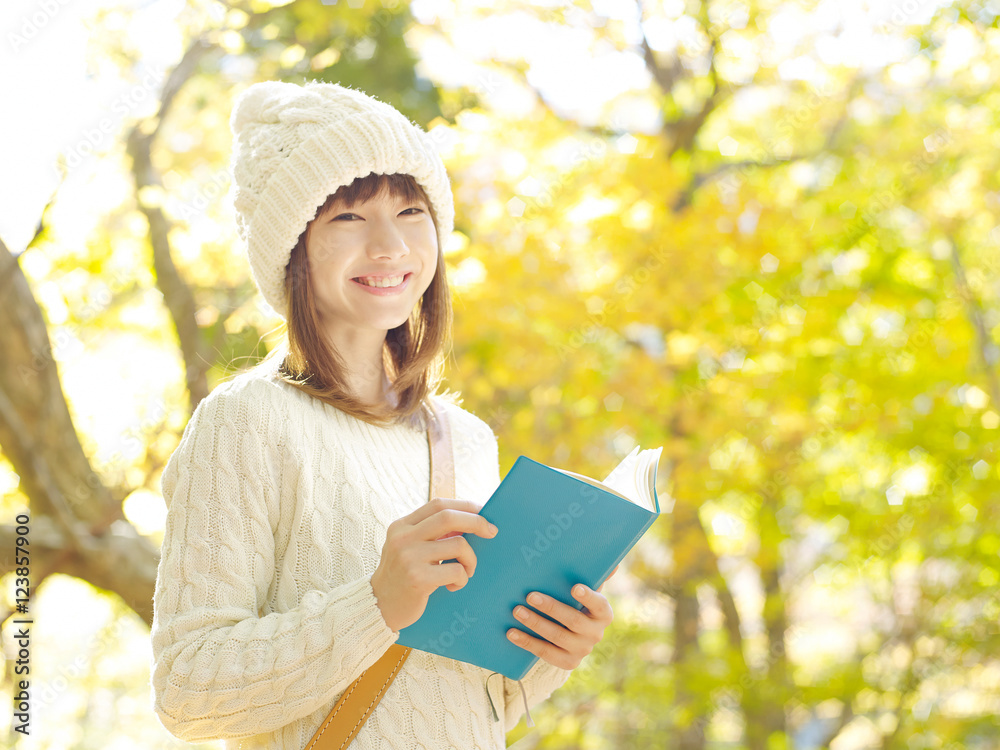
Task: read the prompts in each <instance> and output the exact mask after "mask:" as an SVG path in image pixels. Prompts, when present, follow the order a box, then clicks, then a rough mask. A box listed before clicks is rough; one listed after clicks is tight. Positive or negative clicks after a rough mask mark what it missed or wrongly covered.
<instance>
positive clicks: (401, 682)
mask: <svg viewBox="0 0 1000 750" xmlns="http://www.w3.org/2000/svg"><path fill="white" fill-rule="evenodd" d="M230 125H231V127H232V130H233V134H234V137H235V147H234V153H233V162H232V172H233V185H234V187H233V191H232V194H233V199H234V204H235V209H236V217H237V225H238V228H239V231H240V234H241V237H242V238H243V239H244V240H245V241H246V243H247V248H248V254H249V259H250V264H251V268H252V271H253V274H254V278H255V281H256V282H257V285H258V287H259V289H260V291H261V293H262V294H263V296H264V298H265V300H266V301H267V302H268V304H269V305H270V306H271V307H272V308H273V309H274V310H275V311H276V312H277V313H278V314H279V315H280V316H282V318H284V319H285V320H286V321H287V323H288V329H287V340H284V341H283V342H282V345H281V346H280V347H278V348H276V349H275V351H274V353H273V354H274V356H269V357H268V358H266V359H265V360H264V362H263V363H261V365H259V366H258V367H255V368H254V369H252V370H250V371H247V372H244V373H242V374H240V375H238V376H236V377H235V378H233V379H231V380H229V381H228V382H225V383H223V384H221V385H219V386H218V387H217V388H216V389H215V390H213V391H212V393H211V394H210V395H209V396H208V397H207V398H205V399H204V400H203V401H202V402H201V403H200V404H199V405H198V407H197V408H196V409H195V412H194V414H193V415H192V417H191V420H190V422H189V424H188V425H187V427H186V428H185V430H184V434H183V436H182V438H181V441H180V444H179V445H178V447H177V449H176V450H175V451H174V453H173V454H172V455H171V457H170V460H169V461H168V463H167V466H166V467H165V469H164V472H163V478H162V489H163V497H164V500H165V501H166V503H167V506H168V515H167V522H166V529H165V533H164V539H163V547H162V552H161V558H160V563H159V568H158V571H157V581H156V592H155V596H154V621H153V628H152V653H153V664H152V686H153V698H154V707H155V710H156V713H157V715H158V716H159V717H160V719H161V721H162V722H163V724H164V726H165V727H166V728H167V729H168V730H169V731H170V732H171V733H173V734H174V735H176V736H177V737H179V738H181V739H184V740H187V741H191V742H198V741H205V740H212V739H229V740H233V741H232V742H231V743H228V744H227V746H229V747H239V748H260V749H261V750H263V748H268V749H269V750H278V749H286V750H293V749H294V750H300V748H303V747H305V745H306V744H307V742H308V741H309V739H310V738H311V737H312V735H313V733H314V732H315V731H316V729H317V727H318V726H319V725H320V723H321V722H322V721H323V720H324V718H325V717H326V715H327V713H328V712H329V711H330V708H331V706H333V704H334V703H335V702H336V701H337V699H338V698H339V697H340V696H341V694H342V693H343V692H344V691H345V689H346V688H347V687H348V686H349V685H350V684H351V683H352V682H353V681H354V680H355V678H357V677H358V675H360V674H361V673H362V672H363V671H364V670H366V669H368V668H369V667H370V666H372V664H374V663H375V662H376V661H377V660H378V659H379V657H381V656H382V654H383V653H384V652H385V651H386V650H387V649H388V648H389V647H390V646H391V645H392V644H393V643H394V642H395V640H396V639H397V638H398V636H399V630H400V629H401V628H403V627H406V626H407V625H410V624H411V623H413V622H415V621H416V620H417V619H418V618H419V617H420V615H421V614H422V613H423V611H424V608H425V606H426V604H427V599H428V597H429V596H430V594H431V593H432V592H433V591H434V590H435V589H437V588H438V587H440V586H445V587H447V589H448V590H451V591H454V590H457V589H458V588H461V587H462V586H463V585H465V583H466V582H467V581H468V579H469V576H472V575H474V573H475V567H476V560H475V555H474V553H473V552H472V549H471V547H470V546H469V544H468V542H467V541H466V540H465V539H464V538H463V536H462V535H463V534H476V535H479V536H484V537H491V536H492V535H493V534H494V533H495V532H494V530H493V529H492V528H491V527H490V524H489V523H488V522H487V521H486V520H485V519H484V518H482V517H481V516H479V515H478V514H477V511H478V510H479V509H480V508H481V507H482V505H483V503H485V501H486V500H487V499H488V498H489V496H490V495H491V494H492V491H493V490H494V489H495V488H496V486H497V485H498V484H499V482H500V477H499V466H498V453H497V442H496V437H495V436H494V434H493V432H492V430H491V429H490V427H489V426H488V425H487V424H486V423H484V422H483V421H482V420H480V419H479V418H477V417H476V416H474V415H473V414H471V413H469V412H468V411H465V410H464V409H462V408H461V407H460V406H459V405H458V404H457V403H456V399H455V397H454V394H447V395H434V393H435V391H436V390H437V388H438V387H439V385H440V373H441V367H442V362H443V351H444V346H445V343H446V340H447V339H448V336H449V329H450V325H451V306H450V296H449V291H448V284H447V280H446V278H445V264H444V257H443V253H442V248H443V244H444V241H445V240H446V239H447V237H448V236H449V235H450V233H451V231H452V227H453V217H454V208H453V203H452V197H451V188H450V184H449V181H448V177H447V173H446V172H445V169H444V165H443V164H442V162H441V160H440V157H439V156H438V155H437V153H436V151H435V149H434V147H433V144H432V143H431V142H430V138H429V136H428V135H427V134H426V133H424V132H423V131H422V130H421V129H420V128H418V127H417V126H415V125H413V124H412V123H411V122H410V121H408V120H407V119H406V118H405V117H404V116H403V115H402V114H400V113H399V112H398V111H396V110H395V109H393V108H392V107H390V106H388V105H386V104H384V103H382V102H379V101H377V100H375V99H373V98H371V97H369V96H366V95H365V94H363V93H361V92H358V91H354V90H351V89H348V88H344V87H341V86H338V85H335V84H325V83H308V84H306V85H304V86H298V85H295V84H290V83H279V82H265V83H259V84H255V85H253V86H250V87H249V88H248V89H247V90H246V91H245V92H244V93H243V94H242V95H241V96H240V97H239V98H238V100H237V102H236V104H235V106H234V109H233V113H232V117H231V119H230ZM432 398H433V399H434V402H435V404H436V405H437V406H438V407H439V408H440V409H441V410H442V411H443V412H444V413H445V414H446V416H447V418H448V421H449V424H450V427H451V432H452V436H453V441H454V454H455V493H454V494H455V497H454V498H438V499H434V500H433V501H432V502H427V496H428V487H429V482H430V472H429V465H428V438H427V432H426V427H427V422H426V419H425V417H424V415H425V413H426V412H425V407H426V405H427V404H428V403H429V401H430V400H431V399H432ZM450 559H455V560H457V562H453V563H441V561H443V560H450ZM577 588H579V587H574V592H573V594H572V595H573V596H574V597H576V598H577V599H578V600H579V601H581V602H582V603H583V605H584V608H583V609H582V610H578V609H575V608H573V607H570V606H568V605H566V604H564V603H562V602H559V601H555V600H553V599H551V598H549V597H544V598H543V601H542V602H541V603H540V604H537V605H535V604H532V606H530V607H529V606H526V607H525V608H524V609H525V610H526V612H527V613H528V615H527V617H526V618H523V617H519V618H518V619H519V620H520V621H521V622H522V623H523V629H520V630H516V629H515V630H513V631H512V632H511V633H510V634H509V637H511V638H512V641H513V642H514V643H516V644H517V645H519V646H521V647H522V648H525V649H527V650H528V651H530V652H532V653H533V654H536V655H538V656H539V657H540V660H539V662H538V663H537V665H536V666H535V667H534V668H533V669H532V670H531V671H530V672H529V673H528V674H527V675H526V676H525V678H524V679H523V680H522V681H521V685H519V684H518V683H517V682H514V681H511V680H509V679H507V678H505V677H504V678H502V679H503V682H502V688H501V682H500V680H498V679H497V678H496V677H494V679H493V681H492V683H487V681H486V678H487V677H488V676H489V675H488V672H487V670H485V669H482V668H479V667H475V666H472V665H470V664H466V663H463V662H458V661H455V660H452V659H447V658H444V657H441V656H437V655H434V654H429V653H426V652H422V651H417V650H414V651H413V652H412V653H411V654H410V655H409V658H408V659H407V660H406V662H405V663H404V665H403V667H402V669H401V670H400V671H399V673H398V675H397V676H396V678H395V680H394V681H393V682H392V683H391V684H390V685H389V688H388V690H387V691H386V693H385V695H384V697H383V699H382V701H381V703H379V704H378V705H377V707H376V709H375V710H374V712H373V713H372V715H371V717H370V718H369V719H368V721H367V722H366V723H365V724H364V725H363V727H362V728H361V730H360V733H359V734H358V735H357V737H356V738H355V739H354V741H353V742H352V743H351V745H350V747H352V748H376V747H377V748H390V747H391V748H397V747H398V748H406V749H407V750H412V748H418V747H420V748H434V749H435V750H437V749H439V748H502V747H504V746H505V732H506V731H507V730H508V729H510V728H511V727H513V726H514V725H515V724H516V723H517V721H518V719H519V718H520V716H521V714H522V713H523V711H524V710H525V708H527V707H528V706H530V705H533V704H536V703H538V702H539V701H541V700H544V699H545V698H546V697H548V696H549V695H550V694H551V693H552V691H553V690H555V689H556V688H558V687H559V686H560V685H562V684H563V683H564V682H565V681H566V679H567V678H568V677H569V674H570V671H571V670H572V669H573V668H574V667H576V666H577V665H578V664H579V663H580V661H581V660H582V659H583V657H584V656H586V655H587V654H588V653H590V651H591V650H592V649H593V647H594V646H595V645H596V644H597V643H598V642H599V641H600V639H601V638H602V636H603V633H604V629H605V628H606V627H607V625H608V624H609V623H610V622H611V619H612V611H611V607H610V605H609V604H608V601H607V599H606V598H605V597H604V596H603V595H602V594H600V593H599V592H598V591H592V590H589V589H586V588H585V590H584V591H583V593H582V594H580V595H577V593H576V589H577ZM526 604H527V603H526ZM519 609H520V608H519ZM533 610H538V611H539V612H543V613H545V615H547V618H543V617H540V616H539V615H538V614H537V613H535V612H534V611H533ZM515 633H516V634H517V635H516V636H515V635H514V634H515ZM500 677H502V676H500ZM522 687H523V691H524V692H523V693H522V690H521V688H522ZM491 701H492V703H493V704H494V705H495V706H496V710H497V712H498V714H499V719H501V720H500V721H497V720H495V719H494V715H493V711H492V710H491V707H490V703H491ZM237 738H239V739H237Z"/></svg>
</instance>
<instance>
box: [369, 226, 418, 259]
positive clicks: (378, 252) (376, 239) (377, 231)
mask: <svg viewBox="0 0 1000 750" xmlns="http://www.w3.org/2000/svg"><path fill="white" fill-rule="evenodd" d="M367 251H368V257H369V258H388V259H390V260H395V259H396V258H401V257H403V256H405V255H407V254H409V252H410V248H409V247H408V246H407V244H406V238H405V236H404V235H403V233H402V232H401V231H400V230H399V227H397V226H396V225H395V223H394V222H392V221H382V222H378V223H377V224H376V225H375V226H374V227H372V232H371V234H370V236H369V238H368V247H367Z"/></svg>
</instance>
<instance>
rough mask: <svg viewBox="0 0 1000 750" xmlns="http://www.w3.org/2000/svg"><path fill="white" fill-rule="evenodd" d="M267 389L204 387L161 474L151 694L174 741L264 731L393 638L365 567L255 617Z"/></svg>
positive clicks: (267, 445) (266, 497)
mask: <svg viewBox="0 0 1000 750" xmlns="http://www.w3.org/2000/svg"><path fill="white" fill-rule="evenodd" d="M267 388H268V386H267V385H266V384H263V383H261V384H260V389H257V390H255V389H254V388H252V387H247V388H245V389H230V388H227V387H220V388H219V389H217V390H216V391H214V392H213V393H211V394H209V396H208V397H206V398H205V399H204V400H203V401H202V402H201V403H200V404H199V405H198V408H197V409H196V410H195V413H194V414H193V415H192V417H191V421H190V423H189V425H188V427H187V428H185V431H184V435H183V437H182V438H181V443H180V445H179V446H178V447H177V449H176V450H175V451H174V453H173V454H172V455H171V458H170V460H169V461H168V463H167V466H166V468H165V469H164V473H163V478H162V480H161V482H162V490H163V497H164V500H165V502H166V503H167V506H168V512H167V520H166V526H165V530H164V538H163V545H162V550H161V556H160V562H159V565H158V569H157V576H156V589H155V593H154V597H153V610H154V613H153V626H152V630H151V644H152V687H153V704H154V710H155V711H156V714H157V715H158V716H159V718H160V721H161V722H162V723H163V725H164V727H166V729H167V730H168V731H170V732H171V733H172V734H173V735H175V736H176V737H178V738H180V739H182V740H186V741H188V742H201V741H207V740H213V739H224V738H235V737H243V736H248V735H254V734H259V733H265V732H271V731H274V730H276V729H279V728H281V727H282V726H285V725H287V724H289V723H290V722H292V721H294V720H296V719H299V718H302V717H303V716H307V715H308V714H310V713H312V712H314V711H316V710H318V709H319V708H321V707H326V706H329V705H330V704H332V702H333V699H334V698H335V697H336V696H337V695H338V694H339V693H341V692H343V690H344V689H345V688H346V687H347V686H348V685H349V684H350V683H351V682H352V681H353V680H354V679H355V678H356V677H357V676H358V675H359V674H360V673H361V672H362V671H364V670H365V669H367V668H368V667H369V666H371V665H372V664H374V663H375V661H376V660H377V659H378V658H379V657H380V656H381V655H382V654H383V653H384V652H385V650H386V649H387V648H388V647H389V646H390V645H392V644H393V643H394V642H395V641H396V639H397V638H398V637H399V636H398V633H396V632H394V631H393V630H391V629H390V628H389V627H388V625H386V623H385V620H384V619H383V618H382V613H381V610H379V608H378V603H377V600H376V598H375V595H374V592H373V591H372V587H371V580H370V576H369V577H365V578H361V579H358V580H355V581H351V582H349V583H346V584H344V585H342V586H339V587H337V588H334V589H333V590H331V591H318V590H313V591H309V592H307V593H306V594H305V595H304V596H303V598H302V601H301V603H300V604H299V605H298V606H297V607H295V608H294V609H291V610H289V611H287V612H273V613H270V614H267V615H265V616H261V613H262V609H263V607H264V605H265V602H266V601H267V595H268V591H269V589H270V587H271V586H272V581H273V578H274V574H275V546H274V532H273V529H274V525H275V524H276V523H277V518H278V505H279V500H280V485H281V480H282V470H283V464H282V461H283V459H282V455H281V451H280V442H279V441H280V437H281V427H280V424H281V419H282V418H283V417H284V416H285V415H283V414H281V413H280V412H279V411H277V410H276V409H275V408H274V407H273V406H271V405H270V404H272V403H273V401H271V400H270V399H269V398H268V392H267Z"/></svg>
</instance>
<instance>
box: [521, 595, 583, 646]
mask: <svg viewBox="0 0 1000 750" xmlns="http://www.w3.org/2000/svg"><path fill="white" fill-rule="evenodd" d="M560 606H562V607H566V605H565V604H562V603H561V602H560ZM566 609H570V610H572V611H573V612H576V614H577V615H579V614H580V613H579V612H577V611H576V610H575V609H573V608H572V607H566ZM581 616H582V615H581ZM514 617H515V618H516V619H517V621H518V622H519V623H521V625H522V626H524V627H526V628H530V629H531V630H533V631H534V632H535V633H537V634H538V635H539V636H541V637H542V638H544V639H545V640H546V641H548V642H549V643H551V644H552V645H554V646H558V647H559V648H562V649H565V650H566V651H574V650H579V649H581V648H585V647H586V642H585V639H584V638H582V637H581V636H580V635H579V634H578V633H576V632H574V631H573V630H572V629H570V628H569V627H568V626H567V627H563V626H562V625H560V624H559V623H558V622H553V621H552V620H550V619H548V618H547V617H542V615H540V614H538V613H537V612H533V611H532V610H531V609H530V608H528V607H524V606H520V605H518V606H517V607H515V608H514ZM567 617H569V616H567ZM569 619H572V618H571V617H569ZM515 642H516V641H515Z"/></svg>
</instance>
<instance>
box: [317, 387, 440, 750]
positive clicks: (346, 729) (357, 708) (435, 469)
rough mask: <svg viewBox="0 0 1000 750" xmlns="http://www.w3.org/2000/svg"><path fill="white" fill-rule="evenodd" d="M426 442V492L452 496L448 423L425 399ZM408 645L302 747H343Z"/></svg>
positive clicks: (352, 692) (355, 687)
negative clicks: (427, 485) (428, 482)
mask: <svg viewBox="0 0 1000 750" xmlns="http://www.w3.org/2000/svg"><path fill="white" fill-rule="evenodd" d="M428 401H429V403H430V408H429V409H428V428H427V442H428V443H429V445H430V492H429V494H428V497H427V500H428V502H429V501H430V500H432V499H433V498H435V497H447V498H453V497H455V454H454V451H452V447H451V427H450V425H449V424H448V416H447V414H445V413H444V411H443V410H442V409H441V407H440V406H438V405H437V404H435V403H434V401H433V399H428ZM410 651H411V649H410V648H409V647H406V646H400V645H399V644H398V643H394V644H392V645H391V646H389V648H388V650H387V651H386V652H385V653H384V654H383V655H382V657H381V658H380V659H379V660H378V661H377V662H375V663H374V664H373V665H372V666H370V667H368V669H366V670H365V671H364V672H362V673H361V675H360V676H359V677H358V678H357V679H356V680H355V681H354V682H352V683H351V684H350V685H349V686H348V688H347V690H345V691H344V694H343V695H341V696H340V699H339V700H338V701H337V702H336V704H334V706H333V708H332V709H331V710H330V713H329V715H328V716H327V717H326V719H324V720H323V723H322V724H320V725H319V728H318V729H317V730H316V733H315V734H314V735H313V737H312V739H311V740H310V741H309V744H308V745H306V750H343V749H344V748H345V747H347V746H348V745H349V744H350V742H351V740H353V739H354V738H355V736H357V734H358V732H359V731H361V727H362V726H364V723H365V722H366V721H367V720H368V717H369V716H371V713H372V711H374V710H375V707H376V706H377V705H378V704H379V701H381V700H382V696H383V695H385V691H386V690H388V689H389V685H391V684H392V681H393V680H394V679H396V675H397V674H399V670H400V669H402V667H403V662H405V661H406V657H407V656H409V655H410Z"/></svg>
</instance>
